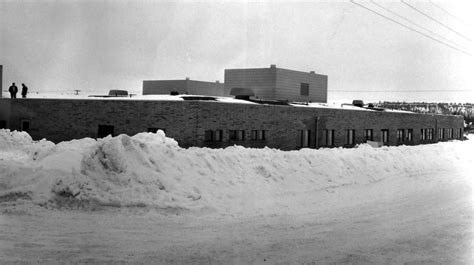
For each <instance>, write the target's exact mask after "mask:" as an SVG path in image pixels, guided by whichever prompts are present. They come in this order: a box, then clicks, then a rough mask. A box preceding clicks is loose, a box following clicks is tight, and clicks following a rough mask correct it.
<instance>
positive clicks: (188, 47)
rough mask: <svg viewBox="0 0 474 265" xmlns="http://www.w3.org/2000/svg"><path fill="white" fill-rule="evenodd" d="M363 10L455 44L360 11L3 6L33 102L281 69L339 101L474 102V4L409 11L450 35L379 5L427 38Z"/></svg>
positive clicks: (19, 74) (351, 7) (303, 6)
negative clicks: (57, 94)
mask: <svg viewBox="0 0 474 265" xmlns="http://www.w3.org/2000/svg"><path fill="white" fill-rule="evenodd" d="M356 2H357V3H360V4H362V5H364V6H365V7H367V8H370V9H373V10H375V11H377V12H379V13H380V14H382V15H385V16H388V17H391V18H393V19H396V20H397V21H399V22H400V23H403V24H406V25H408V26H410V27H412V28H413V29H416V30H418V31H420V32H421V33H424V34H425V35H427V36H430V37H432V38H435V39H438V40H439V41H441V42H443V43H444V44H442V43H439V42H437V41H435V40H432V39H430V38H428V37H426V36H423V35H421V34H419V33H416V32H414V31H413V30H410V29H407V28H405V27H403V26H401V25H399V24H396V23H394V22H392V21H390V20H388V19H386V18H383V17H381V16H379V15H377V14H374V13H372V12H371V11H369V10H367V9H365V8H363V7H361V6H358V5H356V4H354V3H352V2H351V1H349V0H347V1H338V2H314V1H311V2H283V1H278V2H268V1H263V2H262V1H260V2H258V3H256V2H255V1H251V2H244V1H232V2H229V1H212V2H211V1H204V2H202V1H201V2H199V3H198V2H191V1H186V2H184V1H181V2H163V1H39V0H38V1H5V0H0V37H1V40H0V64H2V65H3V69H4V70H3V90H4V91H6V90H7V89H8V86H9V85H10V84H11V83H12V82H16V83H17V84H21V83H26V84H27V85H28V86H29V87H30V90H31V91H32V92H35V91H48V92H50V91H72V90H74V89H81V90H83V91H85V92H84V93H90V94H94V93H95V94H97V93H103V92H104V91H108V90H109V89H127V90H130V91H141V87H142V81H143V80H154V79H184V78H185V77H190V78H191V79H194V80H202V81H215V80H220V81H224V69H226V68H246V67H250V68H259V67H269V66H270V64H276V65H277V67H281V68H286V69H294V70H301V71H312V70H314V71H316V73H319V74H324V75H328V77H329V95H328V97H329V101H330V102H331V101H343V100H352V99H363V100H364V101H378V100H401V101H452V102H453V101H454V102H467V101H470V102H474V91H473V90H474V81H473V78H472V77H473V75H474V67H473V66H474V63H473V61H474V59H473V56H472V55H469V54H466V53H470V54H474V49H473V48H472V47H473V42H472V40H474V34H473V28H474V26H473V25H474V23H473V14H474V10H473V6H474V4H470V3H469V1H467V0H466V1H446V2H438V1H433V2H431V1H412V0H405V2H406V3H408V4H409V5H412V6H413V7H415V8H417V9H418V10H419V11H422V12H424V13H426V14H427V15H429V16H431V17H433V18H435V19H437V20H438V21H439V22H441V23H442V24H443V25H441V24H440V23H438V22H435V21H433V20H431V19H429V18H428V17H426V16H424V15H422V14H420V13H419V12H418V11H416V10H414V9H413V8H411V7H409V6H408V5H407V4H404V3H402V2H400V1H391V2H386V1H385V2H382V1H377V3H379V5H381V6H382V7H384V8H388V9H389V10H391V11H392V12H394V13H395V14H396V15H398V16H401V17H403V18H405V19H409V20H410V21H412V22H415V23H416V24H417V25H418V26H422V27H423V28H419V27H418V26H417V25H414V24H410V23H409V22H408V21H406V20H403V19H402V18H400V17H397V16H396V15H395V14H394V13H390V12H388V11H387V10H384V9H382V8H381V7H380V6H377V5H376V4H374V3H372V2H370V1H359V0H357V1H356ZM448 27H449V28H448ZM427 30H429V31H431V32H428V31H427ZM434 34H437V35H434ZM447 45H450V46H451V47H448V46H447ZM453 47H454V48H456V49H458V50H461V51H463V52H461V51H458V50H456V49H454V48H453ZM421 91H425V92H421ZM5 94H6V93H5V92H4V95H5Z"/></svg>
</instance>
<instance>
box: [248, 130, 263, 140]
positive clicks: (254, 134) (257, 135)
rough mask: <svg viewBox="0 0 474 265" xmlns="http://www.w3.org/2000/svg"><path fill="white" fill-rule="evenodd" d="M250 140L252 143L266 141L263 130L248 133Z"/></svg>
mask: <svg viewBox="0 0 474 265" xmlns="http://www.w3.org/2000/svg"><path fill="white" fill-rule="evenodd" d="M250 139H251V140H252V141H263V140H265V139H266V131H265V130H252V131H250Z"/></svg>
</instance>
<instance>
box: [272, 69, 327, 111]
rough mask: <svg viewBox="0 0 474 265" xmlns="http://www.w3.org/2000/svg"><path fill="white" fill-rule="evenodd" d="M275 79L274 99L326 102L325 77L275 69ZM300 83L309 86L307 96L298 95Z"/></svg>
mask: <svg viewBox="0 0 474 265" xmlns="http://www.w3.org/2000/svg"><path fill="white" fill-rule="evenodd" d="M276 77H277V80H276V89H275V91H276V95H275V98H276V99H279V100H285V99H289V100H290V101H300V102H307V101H311V102H324V103H326V102H327V98H328V97H327V91H328V77H327V76H325V75H318V74H315V73H305V72H300V71H293V70H287V69H280V68H277V73H276ZM301 83H306V84H308V85H309V96H301V95H300V88H301Z"/></svg>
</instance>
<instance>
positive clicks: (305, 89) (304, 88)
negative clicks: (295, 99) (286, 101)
mask: <svg viewBox="0 0 474 265" xmlns="http://www.w3.org/2000/svg"><path fill="white" fill-rule="evenodd" d="M300 96H309V84H306V83H301V86H300Z"/></svg>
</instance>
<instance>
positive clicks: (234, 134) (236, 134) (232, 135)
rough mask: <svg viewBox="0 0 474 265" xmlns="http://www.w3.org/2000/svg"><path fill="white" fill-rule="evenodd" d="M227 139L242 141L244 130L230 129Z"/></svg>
mask: <svg viewBox="0 0 474 265" xmlns="http://www.w3.org/2000/svg"><path fill="white" fill-rule="evenodd" d="M229 140H231V141H244V140H245V131H244V130H230V131H229Z"/></svg>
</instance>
